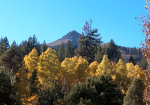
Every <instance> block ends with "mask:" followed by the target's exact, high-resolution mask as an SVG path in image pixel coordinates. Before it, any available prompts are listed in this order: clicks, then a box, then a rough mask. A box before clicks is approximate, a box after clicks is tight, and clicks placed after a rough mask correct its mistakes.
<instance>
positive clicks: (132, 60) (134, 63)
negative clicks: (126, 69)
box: [129, 55, 136, 65]
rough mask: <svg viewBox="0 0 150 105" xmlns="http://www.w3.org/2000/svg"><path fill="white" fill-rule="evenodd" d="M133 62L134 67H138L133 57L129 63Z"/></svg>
mask: <svg viewBox="0 0 150 105" xmlns="http://www.w3.org/2000/svg"><path fill="white" fill-rule="evenodd" d="M131 62H132V63H133V65H136V62H135V60H134V58H133V56H132V55H131V56H130V58H129V63H131Z"/></svg>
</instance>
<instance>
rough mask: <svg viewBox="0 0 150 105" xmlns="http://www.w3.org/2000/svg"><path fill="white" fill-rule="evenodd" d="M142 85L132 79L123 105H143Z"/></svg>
mask: <svg viewBox="0 0 150 105" xmlns="http://www.w3.org/2000/svg"><path fill="white" fill-rule="evenodd" d="M143 94H144V83H143V82H142V80H140V79H134V80H133V81H132V83H131V86H130V87H129V89H128V92H127V93H126V96H125V97H124V103H123V105H145V104H144V102H143Z"/></svg>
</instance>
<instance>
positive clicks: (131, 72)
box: [126, 62, 134, 79]
mask: <svg viewBox="0 0 150 105" xmlns="http://www.w3.org/2000/svg"><path fill="white" fill-rule="evenodd" d="M126 67H127V71H128V74H127V76H128V78H130V79H133V78H134V65H133V63H132V62H131V63H126Z"/></svg>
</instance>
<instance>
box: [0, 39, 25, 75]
mask: <svg viewBox="0 0 150 105" xmlns="http://www.w3.org/2000/svg"><path fill="white" fill-rule="evenodd" d="M0 61H1V65H3V66H5V68H7V69H9V70H10V69H13V71H14V72H16V71H17V70H18V69H19V66H20V65H21V61H22V55H21V52H20V50H19V48H18V47H17V45H16V42H13V43H12V45H11V47H10V48H8V49H7V50H6V51H5V52H4V53H3V54H2V55H1V56H0Z"/></svg>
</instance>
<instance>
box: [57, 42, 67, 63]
mask: <svg viewBox="0 0 150 105" xmlns="http://www.w3.org/2000/svg"><path fill="white" fill-rule="evenodd" d="M64 52H65V48H64V44H63V43H62V44H61V46H60V48H59V49H58V52H57V56H58V59H59V60H60V61H63V60H64V59H65V53H64Z"/></svg>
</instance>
